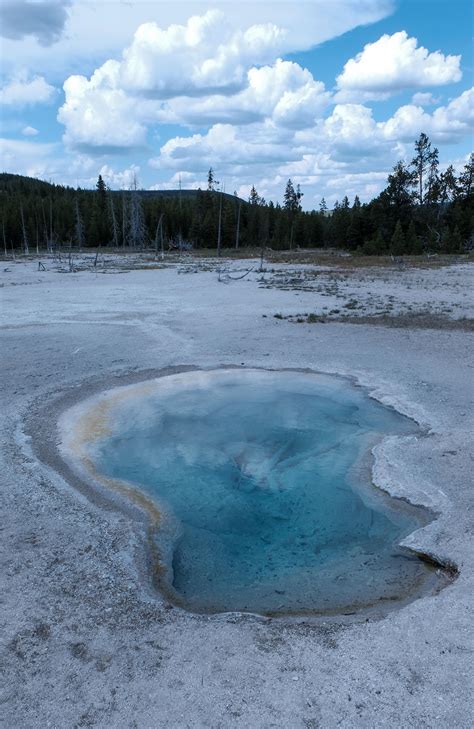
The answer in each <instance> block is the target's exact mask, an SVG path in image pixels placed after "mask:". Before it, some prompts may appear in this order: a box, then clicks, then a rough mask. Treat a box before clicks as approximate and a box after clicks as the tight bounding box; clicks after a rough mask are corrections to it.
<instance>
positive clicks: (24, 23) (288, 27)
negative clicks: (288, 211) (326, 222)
mask: <svg viewBox="0 0 474 729" xmlns="http://www.w3.org/2000/svg"><path fill="white" fill-rule="evenodd" d="M472 12H473V11H472V3H471V2H470V0H449V1H446V0H306V1H304V2H296V1H295V0H293V2H287V1H283V0H271V1H270V2H269V1H266V0H265V1H262V2H258V1H254V0H252V1H251V0H239V2H235V1H234V0H219V1H217V2H203V1H201V0H186V1H183V2H181V1H179V0H173V2H172V3H171V2H166V3H165V2H159V1H158V2H157V1H156V0H137V1H135V0H99V1H97V2H92V0H0V35H1V38H0V59H1V67H0V100H1V116H0V169H1V170H2V171H5V172H14V173H17V174H22V175H29V176H34V177H39V178H41V179H45V180H51V181H52V182H56V183H62V184H68V185H71V186H73V187H76V186H80V187H93V186H94V185H95V182H96V180H97V177H98V175H99V174H101V175H102V176H103V178H104V180H105V182H106V183H107V184H108V185H109V186H110V187H111V188H112V189H122V188H128V187H129V186H130V185H131V184H132V183H133V180H134V179H136V180H137V181H138V185H139V186H140V187H143V188H147V189H169V188H177V187H178V185H179V182H180V181H181V185H182V187H183V189H185V188H197V187H206V185H207V182H206V180H207V172H208V169H209V167H211V166H212V168H213V170H214V172H215V177H216V179H217V180H219V183H220V186H221V187H222V189H224V188H225V190H226V191H227V192H234V191H236V192H237V193H238V194H239V195H241V196H242V197H244V198H246V197H247V196H248V194H249V191H250V188H251V187H252V185H254V186H255V187H256V189H257V191H258V193H259V194H260V195H261V196H263V197H265V198H266V199H267V200H273V201H274V202H278V201H279V202H281V200H282V197H283V192H284V189H285V185H286V181H287V180H288V178H291V179H292V180H293V183H294V184H295V185H296V184H300V186H301V189H302V191H303V193H304V197H303V203H304V205H303V207H305V208H306V209H312V208H317V207H318V205H319V203H320V201H321V198H322V197H325V199H326V202H327V204H328V206H329V207H332V206H333V204H334V202H335V201H336V200H337V199H339V200H340V199H342V197H343V196H344V195H348V197H349V199H352V198H353V197H354V196H355V195H356V194H358V195H359V197H360V198H361V200H362V201H367V200H370V199H371V198H372V197H374V196H376V195H377V194H378V193H379V192H380V190H381V189H383V187H384V186H385V183H386V179H387V175H388V174H389V172H390V170H391V169H392V167H393V166H394V164H395V163H396V162H397V161H398V160H400V159H403V160H406V161H407V162H410V160H411V159H412V157H413V144H414V140H415V139H416V138H417V137H418V136H419V134H420V132H425V133H426V134H428V136H429V137H430V139H431V140H432V142H433V143H434V144H435V145H436V146H437V147H438V148H439V152H440V162H441V166H442V167H446V166H447V165H448V164H454V166H455V167H456V169H457V170H458V171H459V170H461V168H462V166H463V165H464V164H465V162H466V160H467V157H468V155H469V153H470V152H471V151H472V149H473V128H474V103H473V102H474V88H473V45H472V41H473V39H472V28H473V23H472V21H473V17H472Z"/></svg>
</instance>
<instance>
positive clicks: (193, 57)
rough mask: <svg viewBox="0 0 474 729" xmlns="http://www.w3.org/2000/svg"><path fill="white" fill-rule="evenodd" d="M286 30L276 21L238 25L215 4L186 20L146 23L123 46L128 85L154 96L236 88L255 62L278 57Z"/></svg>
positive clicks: (124, 82)
mask: <svg viewBox="0 0 474 729" xmlns="http://www.w3.org/2000/svg"><path fill="white" fill-rule="evenodd" d="M284 35H285V31H284V30H282V29H281V28H278V27H277V26H276V25H273V24H271V23H266V24H264V25H251V26H250V27H249V28H247V29H246V30H241V29H240V28H237V29H236V28H235V27H233V26H232V25H230V23H229V22H228V21H227V20H226V17H225V15H224V13H222V12H220V11H218V10H209V11H208V12H207V13H205V14H204V15H202V16H194V17H192V18H189V20H188V22H187V23H186V25H170V26H169V27H168V28H167V29H166V30H163V29H162V28H160V27H159V26H158V25H157V24H156V23H144V24H143V25H141V26H140V27H139V28H138V29H137V31H136V32H135V35H134V37H133V41H132V43H131V45H130V46H129V47H128V48H126V49H125V51H124V52H123V60H122V63H121V65H120V69H119V73H120V82H121V85H122V86H123V88H125V89H130V90H131V91H133V92H134V93H135V94H136V93H141V94H143V95H145V96H148V97H152V98H153V97H156V98H160V99H163V98H167V97H172V96H194V95H196V96H202V95H203V94H209V93H216V92H220V93H224V94H225V93H235V91H236V90H238V89H241V88H242V87H243V85H244V83H245V80H246V69H247V68H248V65H249V64H250V63H252V62H253V63H263V62H265V61H268V60H270V59H271V58H272V57H274V54H275V51H276V50H277V48H278V47H279V45H281V39H282V37H283V36H284Z"/></svg>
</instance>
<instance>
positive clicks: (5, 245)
mask: <svg viewBox="0 0 474 729" xmlns="http://www.w3.org/2000/svg"><path fill="white" fill-rule="evenodd" d="M2 233H3V247H4V249H5V258H6V257H7V239H6V236H5V221H4V220H2Z"/></svg>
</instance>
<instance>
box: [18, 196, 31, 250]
mask: <svg viewBox="0 0 474 729" xmlns="http://www.w3.org/2000/svg"><path fill="white" fill-rule="evenodd" d="M20 216H21V230H22V233H23V250H24V253H25V256H27V255H28V254H29V252H30V249H29V247H28V236H27V235H26V227H25V216H24V215H23V205H20Z"/></svg>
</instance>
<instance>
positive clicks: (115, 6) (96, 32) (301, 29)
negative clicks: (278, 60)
mask: <svg viewBox="0 0 474 729" xmlns="http://www.w3.org/2000/svg"><path fill="white" fill-rule="evenodd" d="M5 1H6V2H8V3H9V4H10V5H12V6H16V7H17V10H18V8H19V6H20V2H21V3H24V2H27V1H28V0H2V2H5ZM46 3H49V4H50V5H53V4H55V3H56V4H58V5H59V4H61V0H43V2H42V3H41V5H44V4H46ZM32 4H34V5H35V6H39V5H40V3H38V2H35V0H32ZM62 4H63V5H67V3H64V2H63V3H62ZM209 5H210V3H209V2H208V0H192V2H183V1H180V0H175V2H172V3H171V2H170V3H163V2H150V1H149V0H145V1H143V0H142V1H141V2H136V1H134V0H130V2H129V1H127V2H121V1H119V0H115V1H114V2H109V1H107V0H102V2H90V1H89V0H75V1H74V2H73V4H72V6H71V7H70V9H69V16H68V20H67V26H66V30H67V33H63V35H62V37H61V38H60V39H59V41H58V42H56V43H55V44H54V45H52V46H49V47H48V48H45V47H43V46H41V45H39V44H38V42H37V41H36V39H35V38H34V37H33V36H31V35H27V34H26V33H23V39H22V40H18V38H20V37H21V34H20V35H18V34H16V35H15V36H14V37H15V38H16V39H15V40H8V39H6V40H5V41H4V42H3V44H2V52H3V59H2V62H3V65H4V68H5V70H7V71H11V70H12V69H16V68H17V64H18V61H19V59H21V63H22V64H23V65H28V66H29V67H31V68H35V69H37V70H39V71H40V72H41V73H43V74H44V73H47V74H48V76H51V77H53V76H52V74H56V76H54V78H57V79H58V81H59V73H61V74H64V75H70V74H71V73H77V69H78V68H84V67H86V68H88V69H89V68H90V64H91V63H93V64H95V67H97V66H98V65H100V64H101V63H103V62H104V61H105V60H106V59H107V58H116V57H118V54H120V53H121V51H122V49H123V48H124V47H125V46H126V45H128V44H129V43H130V36H131V33H132V32H133V30H135V29H136V28H137V27H138V26H139V25H141V24H143V23H150V22H156V23H158V24H159V25H160V26H161V27H162V28H165V27H167V26H169V25H173V24H181V25H185V24H186V21H187V20H188V17H189V15H190V10H191V12H192V13H193V14H195V15H204V13H206V11H207V10H209ZM213 5H214V6H219V7H220V8H221V9H222V10H223V12H224V13H225V16H226V18H227V20H228V22H229V24H231V25H232V26H233V27H234V28H241V29H245V28H246V27H248V25H249V22H248V20H249V18H251V21H250V24H254V25H266V24H268V23H270V24H272V25H273V24H274V25H275V26H277V27H278V28H282V29H284V30H285V36H284V37H282V39H281V46H280V47H279V48H278V49H276V55H281V54H284V53H289V52H292V51H297V50H305V49H309V48H312V47H314V46H315V45H317V44H320V43H323V42H324V41H327V40H329V39H331V38H335V37H337V36H339V35H341V34H342V33H346V32H347V31H349V30H352V29H353V28H356V27H358V26H362V25H366V24H368V23H373V22H376V21H378V20H381V19H382V18H384V17H386V16H387V15H389V14H390V13H391V12H392V11H393V7H394V0H337V2H336V1H335V0H332V1H331V2H328V0H307V1H306V2H299V3H295V2H289V1H288V0H283V1H282V0H259V2H255V0H219V2H216V3H214V4H213ZM211 7H212V4H211ZM18 14H19V15H21V13H18ZM27 22H28V18H25V17H23V18H21V25H22V26H23V29H22V30H23V31H24V30H25V27H24V26H25V24H26V23H27ZM58 29H59V26H58ZM104 29H106V31H107V32H106V33H105V32H104ZM10 37H13V36H10ZM57 37H59V34H58V36H57ZM93 67H94V66H93ZM63 78H64V76H63V77H62V79H61V80H63Z"/></svg>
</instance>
